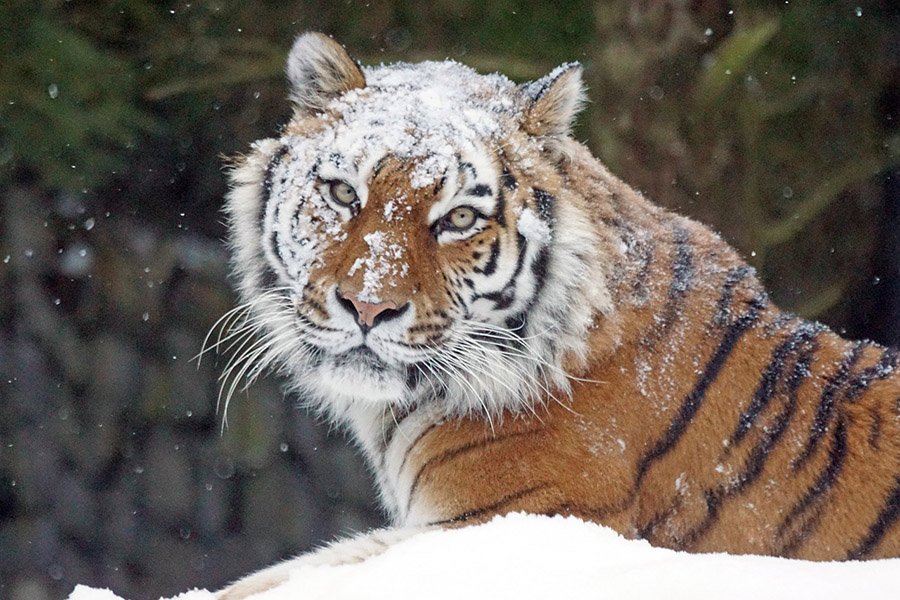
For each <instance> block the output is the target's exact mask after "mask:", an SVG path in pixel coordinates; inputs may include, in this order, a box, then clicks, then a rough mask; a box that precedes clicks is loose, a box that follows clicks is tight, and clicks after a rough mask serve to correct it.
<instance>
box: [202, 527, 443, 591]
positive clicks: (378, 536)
mask: <svg viewBox="0 0 900 600" xmlns="http://www.w3.org/2000/svg"><path fill="white" fill-rule="evenodd" d="M433 529H436V527H402V528H396V529H391V528H388V529H377V530H375V531H372V532H369V533H365V534H360V535H358V536H356V537H353V538H349V539H345V540H338V541H335V542H333V543H331V544H329V545H328V546H325V547H323V548H320V549H318V550H314V551H312V552H309V553H307V554H303V555H301V556H298V557H296V558H292V559H288V560H286V561H284V562H281V563H278V564H277V565H273V566H271V567H269V568H268V569H264V570H262V571H258V572H256V573H253V574H251V575H248V576H246V577H244V578H243V579H240V580H238V581H236V582H235V583H233V584H231V585H229V586H228V587H226V588H225V589H223V590H220V591H218V592H216V598H217V599H218V600H243V599H244V598H248V597H250V596H252V595H253V594H259V593H261V592H265V591H267V590H270V589H273V588H276V587H278V586H279V585H281V584H283V583H285V582H286V581H287V580H288V579H289V578H290V575H291V573H292V572H293V571H294V570H296V569H298V568H300V567H305V566H313V567H315V566H331V567H337V566H340V565H348V564H354V563H359V562H362V561H364V560H367V559H369V558H372V557H373V556H378V555H379V554H381V553H382V552H384V551H385V550H387V549H388V548H390V547H391V546H393V545H394V544H396V543H398V542H402V541H403V540H405V539H407V538H410V537H412V536H414V535H416V534H418V533H423V532H425V531H430V530H433Z"/></svg>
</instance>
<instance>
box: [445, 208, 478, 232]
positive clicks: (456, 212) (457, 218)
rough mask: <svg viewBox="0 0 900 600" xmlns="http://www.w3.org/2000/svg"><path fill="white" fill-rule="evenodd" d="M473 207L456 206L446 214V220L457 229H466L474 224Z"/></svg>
mask: <svg viewBox="0 0 900 600" xmlns="http://www.w3.org/2000/svg"><path fill="white" fill-rule="evenodd" d="M476 216H477V215H476V214H475V209H473V208H470V207H468V206H458V207H456V208H454V209H453V210H451V211H450V214H448V215H447V222H448V224H449V225H450V226H451V227H452V228H453V229H457V230H463V229H468V228H469V227H471V226H472V225H474V224H475V218H476Z"/></svg>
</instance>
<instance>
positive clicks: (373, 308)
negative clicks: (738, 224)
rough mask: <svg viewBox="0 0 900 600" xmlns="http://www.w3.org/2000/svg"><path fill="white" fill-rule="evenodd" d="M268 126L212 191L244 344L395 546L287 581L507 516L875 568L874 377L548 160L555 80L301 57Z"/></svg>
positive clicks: (703, 250)
mask: <svg viewBox="0 0 900 600" xmlns="http://www.w3.org/2000/svg"><path fill="white" fill-rule="evenodd" d="M287 73H288V77H289V80H290V84H291V89H292V99H293V101H294V104H295V111H294V116H293V119H292V120H291V121H290V123H289V124H288V125H287V126H286V127H285V129H284V130H283V132H282V134H281V136H280V137H278V138H273V139H265V140H262V141H259V142H257V143H255V144H254V145H253V149H252V151H251V152H250V153H249V154H248V155H247V156H245V157H242V158H240V159H238V161H237V164H236V166H235V168H234V169H233V170H232V172H231V182H232V189H231V191H230V194H229V197H228V201H227V209H226V210H227V213H228V216H229V224H230V232H231V238H230V239H231V245H232V249H233V255H234V260H233V264H234V267H235V270H236V273H237V276H238V280H239V284H238V285H239V288H240V293H241V295H242V298H243V300H244V301H245V304H244V305H243V306H242V308H241V309H240V311H239V312H240V313H241V314H243V315H244V318H243V319H242V320H240V321H239V322H240V323H241V325H240V326H238V328H237V331H238V332H247V331H257V332H258V333H259V334H260V335H261V339H260V340H259V341H258V342H257V343H256V345H253V346H248V348H250V350H249V351H247V352H245V353H244V356H245V357H246V360H247V362H246V364H243V367H242V369H243V370H244V371H249V372H250V373H251V375H255V374H256V373H259V372H260V371H261V370H263V369H265V368H268V367H270V366H273V365H274V366H275V367H276V368H278V369H280V370H282V371H283V372H285V373H287V374H288V377H289V380H290V382H291V384H292V385H293V386H294V387H295V388H296V389H297V390H298V391H299V392H300V393H301V395H302V396H304V397H306V398H309V399H311V403H312V404H313V405H314V406H315V407H317V408H318V410H321V411H322V412H323V413H325V414H326V415H327V416H328V417H329V418H330V419H331V420H333V421H334V422H337V423H341V424H343V425H345V426H346V427H347V428H348V429H349V431H350V432H352V435H353V437H354V439H355V441H356V442H357V443H358V445H359V446H360V448H361V449H362V452H363V453H364V454H365V457H366V459H367V460H368V463H369V464H370V465H371V469H372V471H373V473H374V475H375V478H376V481H377V485H378V488H379V491H380V496H381V502H382V504H383V506H384V508H385V509H386V511H387V513H388V514H389V516H390V518H391V521H392V522H393V523H394V524H395V525H396V527H395V528H393V529H387V530H383V531H379V532H375V533H373V534H369V535H367V536H362V537H360V538H357V539H355V540H350V541H345V542H341V543H338V544H336V545H334V546H332V547H330V548H327V549H325V550H323V551H320V552H318V553H314V554H311V555H307V556H305V557H300V558H299V559H295V560H293V561H288V562H286V563H283V564H282V565H279V566H276V567H273V568H271V569H269V570H266V571H262V572H261V573H258V574H256V575H251V576H250V577H248V578H246V579H244V580H242V581H240V582H238V583H237V584H235V585H234V586H232V587H230V588H228V589H226V590H225V591H223V592H222V593H221V595H222V597H223V598H237V597H243V596H244V595H246V594H248V593H251V592H254V591H259V590H262V589H267V588H269V587H271V586H273V585H276V584H277V583H278V582H280V581H281V580H282V579H284V577H286V574H287V572H288V571H289V570H290V569H291V568H293V567H295V566H297V565H300V564H304V563H334V562H342V561H348V560H361V559H363V558H365V557H366V556H368V555H370V554H374V553H377V552H379V551H380V550H381V549H382V548H383V547H384V546H385V545H386V544H388V543H390V542H391V541H393V540H396V539H400V538H402V537H404V536H406V535H408V534H409V533H410V532H415V531H420V530H421V529H422V528H428V527H453V526H459V525H464V524H470V523H476V522H480V521H484V520H486V519H489V518H490V517H492V516H494V515H498V514H503V513H507V512H509V511H526V512H531V513H540V514H563V515H576V516H578V517H582V518H584V519H587V520H591V521H596V522H599V523H602V524H604V525H607V526H609V527H612V528H614V529H615V530H617V531H619V532H620V533H622V534H624V535H625V536H629V537H632V538H645V539H647V540H649V541H650V542H651V543H653V544H655V545H659V546H664V547H669V548H674V549H680V550H687V551H691V552H706V551H722V552H731V553H754V554H767V555H776V556H786V557H799V558H806V559H813V560H829V559H859V558H875V557H886V556H897V555H900V527H898V526H897V524H898V517H900V370H898V369H897V363H898V352H897V351H896V350H894V349H888V348H883V347H879V346H877V345H875V344H873V343H869V342H850V341H846V340H844V339H841V338H840V337H838V336H837V335H836V334H834V333H832V332H831V331H830V330H829V329H827V328H826V327H824V326H822V325H820V324H817V323H811V322H807V321H804V320H802V319H800V318H798V317H796V316H794V315H791V314H788V313H785V312H782V311H781V310H779V309H778V308H777V307H775V306H773V304H772V303H771V302H770V300H769V298H768V297H767V295H766V292H765V291H764V290H763V288H762V286H761V285H760V283H759V281H758V280H757V278H756V275H755V273H754V270H753V269H752V268H751V267H750V266H748V265H747V264H746V263H745V262H744V261H743V260H742V259H741V257H740V256H738V254H737V253H736V252H735V251H734V250H733V249H732V248H730V247H729V246H728V245H727V244H726V243H725V242H723V241H722V240H721V239H720V238H719V237H718V236H717V235H716V234H715V233H714V232H712V231H711V230H709V229H707V228H706V227H704V226H702V225H700V224H698V223H696V222H694V221H691V220H689V219H687V218H684V217H681V216H678V215H676V214H673V213H671V212H668V211H666V210H663V209H661V208H659V207H657V206H654V205H653V204H651V203H650V202H648V201H647V200H645V199H644V198H643V197H642V196H641V195H640V194H639V193H637V192H636V191H635V190H633V189H632V188H630V187H628V186H627V185H626V184H624V183H623V182H621V181H620V180H619V179H617V178H616V177H614V176H613V175H611V174H610V173H609V171H607V169H606V168H605V167H604V166H603V165H602V164H601V163H600V162H599V161H598V160H597V159H595V158H594V157H593V156H591V154H590V153H589V151H588V150H587V149H586V148H585V147H584V146H583V145H582V144H580V143H578V142H577V141H575V140H574V139H572V138H571V137H570V136H569V126H570V123H571V121H572V120H573V118H574V116H575V114H576V113H577V111H578V109H579V107H580V105H581V103H582V101H583V99H584V92H583V86H582V82H581V67H580V66H579V65H578V64H574V63H573V64H565V65H562V66H560V67H559V68H557V69H556V70H554V71H553V72H551V73H550V74H548V75H547V76H545V77H543V78H542V79H539V80H537V81H534V82H532V83H527V84H524V85H515V84H513V83H512V82H511V81H509V80H508V79H507V78H505V77H503V76H502V75H499V74H494V75H479V74H476V73H475V72H474V71H473V70H472V69H470V68H468V67H465V66H463V65H460V64H458V63H455V62H449V61H448V62H423V63H417V64H407V63H397V64H390V65H383V66H379V67H361V66H359V65H358V64H357V63H356V62H355V61H354V60H353V59H351V57H350V56H349V55H348V54H347V53H346V51H345V50H344V49H343V48H342V47H341V46H340V45H339V44H338V43H336V42H335V41H333V40H331V39H330V38H328V37H326V36H324V35H321V34H315V33H310V34H305V35H302V36H300V37H299V38H298V39H297V41H296V43H295V44H294V46H293V49H292V50H291V53H290V56H289V59H288V66H287Z"/></svg>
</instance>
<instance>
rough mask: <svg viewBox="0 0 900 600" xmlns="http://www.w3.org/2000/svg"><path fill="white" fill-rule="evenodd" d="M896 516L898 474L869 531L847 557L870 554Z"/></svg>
mask: <svg viewBox="0 0 900 600" xmlns="http://www.w3.org/2000/svg"><path fill="white" fill-rule="evenodd" d="M898 517H900V476H898V477H897V478H896V479H895V481H894V489H892V490H891V493H890V494H888V497H887V499H886V500H885V502H884V506H883V507H882V508H881V512H880V513H878V517H876V518H875V522H874V523H872V526H871V527H869V533H867V534H866V537H864V538H863V539H862V541H861V542H860V543H859V545H858V546H856V548H854V549H853V550H851V551H850V552H848V553H847V558H848V559H850V560H859V559H861V558H865V557H866V556H868V555H869V554H871V553H872V551H873V550H875V548H877V547H878V544H880V543H881V539H882V538H883V537H884V536H885V534H886V533H887V532H888V531H890V529H891V527H893V526H894V524H895V523H896V522H897V518H898Z"/></svg>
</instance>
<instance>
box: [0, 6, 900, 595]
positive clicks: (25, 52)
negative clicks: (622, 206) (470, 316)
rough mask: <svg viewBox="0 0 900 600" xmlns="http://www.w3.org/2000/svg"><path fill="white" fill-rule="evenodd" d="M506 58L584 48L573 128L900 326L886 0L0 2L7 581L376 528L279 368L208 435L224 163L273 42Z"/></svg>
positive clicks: (723, 225) (896, 86)
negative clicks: (208, 349) (586, 91)
mask: <svg viewBox="0 0 900 600" xmlns="http://www.w3.org/2000/svg"><path fill="white" fill-rule="evenodd" d="M308 29H316V30H320V31H324V32H327V33H330V34H332V35H334V36H335V37H336V38H337V39H339V40H340V41H342V42H343V43H345V44H346V45H347V46H348V48H350V50H351V51H352V52H353V53H354V54H355V55H356V56H357V57H358V58H360V59H361V60H362V61H363V62H366V63H370V64H371V63H377V62H381V61H393V60H398V59H404V60H421V59H443V58H445V57H451V58H454V59H456V60H459V61H461V62H465V63H467V64H470V65H472V66H475V67H476V68H478V69H480V70H482V71H494V70H499V71H502V72H504V73H506V74H507V75H509V76H510V77H512V78H513V79H516V80H518V81H524V80H527V79H531V78H535V77H538V76H540V75H542V74H543V73H545V72H547V71H549V70H550V69H552V68H553V67H554V66H555V65H557V64H558V63H561V62H565V61H569V60H579V61H581V62H582V63H584V65H585V69H586V71H585V75H586V80H587V83H588V85H589V87H590V97H591V104H589V106H588V108H587V110H586V112H585V113H584V114H583V115H582V117H581V119H580V121H579V125H578V127H577V131H576V135H577V137H578V138H579V139H581V140H584V141H586V142H587V143H588V144H589V145H590V146H591V148H592V149H593V150H594V152H595V153H596V154H597V155H598V156H599V157H600V158H601V159H602V160H604V161H605V162H606V163H607V164H608V165H609V166H610V167H611V168H612V169H613V171H614V172H616V173H617V174H619V175H620V176H622V177H623V178H624V179H625V180H627V181H629V182H630V183H632V184H633V185H635V186H636V187H638V188H639V189H641V190H643V191H644V192H645V193H646V194H647V195H649V196H650V197H652V198H654V199H655V200H656V201H657V202H659V203H661V204H663V205H665V206H668V207H671V208H674V209H677V210H679V211H681V212H684V213H687V214H689V215H692V216H695V217H696V218H698V219H700V220H702V221H704V222H707V223H709V224H711V225H712V226H713V227H714V228H715V229H717V230H718V231H720V232H722V234H723V236H724V237H725V238H726V239H728V240H729V241H731V242H732V243H733V244H735V245H736V246H737V247H738V248H739V249H740V250H741V251H742V253H743V254H744V255H745V256H746V257H747V259H748V260H749V261H750V262H751V263H753V264H754V265H755V266H756V267H758V268H759V269H760V271H761V273H762V275H763V277H764V279H765V280H766V282H767V284H768V285H769V287H770V289H771V291H772V293H773V295H774V297H775V298H776V300H777V301H778V302H779V303H780V304H781V305H782V306H784V307H785V308H788V309H791V310H794V311H796V312H798V313H800V314H802V315H804V316H806V317H809V318H815V319H819V320H822V321H824V322H825V323H828V324H829V325H831V326H833V327H835V328H837V329H838V330H840V331H842V332H845V333H846V334H847V335H848V336H852V337H868V338H872V339H875V340H878V341H881V342H884V343H893V344H898V343H900V170H898V164H900V128H898V124H900V9H898V5H897V3H896V2H893V1H891V0H885V1H882V2H874V1H873V2H868V1H852V2H843V1H830V0H828V1H826V0H806V1H791V2H749V1H747V2H723V1H712V0H710V1H702V0H698V1H687V0H681V1H678V0H658V1H650V0H645V1H638V2H589V1H586V0H578V1H573V2H558V3H550V2H532V3H526V2H516V1H512V0H497V1H493V2H485V1H483V0H478V1H463V0H439V1H436V2H429V3H422V2H413V1H411V0H408V1H404V0H394V1H387V0H384V1H377V0H374V1H370V2H356V1H349V0H346V1H345V0H341V1H326V0H320V1H317V2H294V3H284V2H274V1H273V2H255V3H237V2H231V3H226V2H222V1H209V0H199V1H194V2H190V3H184V2H162V3H157V2H145V1H137V0H121V1H101V2H78V1H74V2H61V1H43V2H40V1H39V2H31V1H29V2H26V1H22V0H6V1H5V2H3V3H2V4H0V57H2V58H0V597H2V598H9V599H11V600H44V599H54V598H61V597H64V596H65V595H66V594H68V592H69V591H70V590H71V589H72V586H73V585H74V584H75V583H85V584H90V585H93V586H108V587H111V588H112V589H113V590H115V591H116V592H117V593H119V594H121V595H123V596H126V597H129V598H132V599H134V600H138V599H149V598H156V597H158V596H159V595H171V594H174V593H176V592H179V591H183V590H185V589H187V588H189V587H193V586H199V587H216V586H220V585H222V584H224V583H225V582H226V581H228V580H230V579H232V578H234V577H236V576H238V575H240V574H242V573H245V572H247V571H249V570H252V569H255V568H258V567H260V566H262V565H265V564H268V563H270V562H272V561H274V560H276V559H277V558H279V557H283V556H285V555H287V554H289V553H293V552H299V551H303V550H306V549H308V548H310V547H311V546H313V545H314V544H316V543H317V542H319V541H321V540H324V539H327V538H329V537H330V536H333V535H336V534H341V533H348V532H351V531H356V530H361V529H366V528H368V527H370V526H372V525H375V524H378V523H380V521H381V518H382V517H381V516H380V514H379V512H378V508H377V506H376V505H375V502H374V496H373V494H372V492H371V491H370V486H371V483H370V480H369V477H368V475H367V473H366V471H365V468H364V467H362V466H361V465H360V463H359V461H358V459H357V458H356V456H355V453H354V451H353V449H352V448H351V447H350V445H349V444H348V443H347V440H346V439H344V436H343V435H342V434H341V433H340V432H330V431H329V428H328V427H327V425H325V424H321V423H316V422H315V420H314V419H312V418H311V417H309V416H307V415H306V414H305V413H304V412H303V411H302V410H300V409H297V408H296V404H297V401H298V399H297V398H293V397H290V396H288V397H285V396H284V394H283V393H282V392H281V382H280V381H279V380H278V378H277V377H268V378H265V379H263V380H262V381H261V382H260V383H258V384H256V385H254V386H252V387H251V388H250V389H249V390H248V392H247V393H245V394H241V395H239V396H238V397H237V398H236V399H235V401H233V402H232V405H231V408H230V410H229V425H230V426H229V428H228V429H227V430H225V431H224V433H220V431H221V430H220V425H221V420H220V418H221V415H218V416H217V415H216V413H215V404H216V394H217V391H218V388H217V386H218V384H217V380H216V378H217V375H218V373H219V372H220V371H221V368H222V365H223V363H224V359H223V358H219V360H218V363H219V364H218V365H217V364H216V362H217V360H216V357H214V356H211V357H210V359H209V360H206V361H204V362H203V363H202V364H201V365H200V366H199V368H198V366H197V363H196V361H193V362H192V361H191V360H190V359H191V358H192V357H193V356H194V355H196V354H197V353H198V352H199V350H200V348H201V345H202V340H203V336H204V335H205V334H206V332H207V331H208V330H209V328H210V327H211V326H212V325H213V323H214V321H215V320H216V319H217V318H218V316H220V315H221V314H223V313H224V312H225V311H226V310H228V309H229V308H230V307H231V306H233V305H234V303H235V298H234V295H233V293H232V292H231V290H230V287H229V284H228V276H227V265H226V253H225V249H224V246H223V244H222V238H223V236H224V235H225V231H224V228H223V225H222V214H221V212H220V208H221V206H222V197H223V194H224V193H225V177H224V175H223V160H222V158H223V156H227V155H232V154H235V153H237V152H240V151H243V150H245V149H246V148H247V147H248V145H249V144H250V143H251V142H252V141H253V140H255V139H257V138H260V137H263V136H269V135H273V134H274V133H275V132H277V130H278V126H279V124H282V123H284V122H285V120H286V118H287V116H288V114H289V107H288V104H287V102H286V101H285V97H286V93H287V92H286V87H285V82H284V77H283V75H282V68H283V64H284V60H285V56H286V53H287V50H288V48H289V47H290V44H291V41H292V39H293V37H294V36H295V35H296V34H297V33H298V32H301V31H304V30H308Z"/></svg>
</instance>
